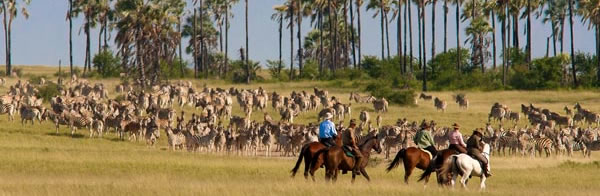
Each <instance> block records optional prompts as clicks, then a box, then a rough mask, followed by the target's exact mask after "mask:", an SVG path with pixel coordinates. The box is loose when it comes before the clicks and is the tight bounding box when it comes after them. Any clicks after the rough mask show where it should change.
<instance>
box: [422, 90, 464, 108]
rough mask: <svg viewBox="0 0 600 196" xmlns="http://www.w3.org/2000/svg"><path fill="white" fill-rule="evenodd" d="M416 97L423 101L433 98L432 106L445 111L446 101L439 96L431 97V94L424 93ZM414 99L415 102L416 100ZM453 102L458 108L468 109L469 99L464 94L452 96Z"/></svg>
mask: <svg viewBox="0 0 600 196" xmlns="http://www.w3.org/2000/svg"><path fill="white" fill-rule="evenodd" d="M418 99H423V100H425V101H430V100H432V99H433V107H435V109H437V110H441V111H442V112H446V108H447V107H448V103H447V102H446V101H444V100H442V99H440V98H439V97H433V96H432V95H426V94H425V93H421V94H419V97H418ZM418 99H415V103H417V100H418ZM454 102H456V103H457V104H458V108H459V109H465V110H466V109H469V99H467V97H466V96H465V95H464V94H458V95H455V96H454Z"/></svg>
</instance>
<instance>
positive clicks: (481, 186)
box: [479, 175, 487, 190]
mask: <svg viewBox="0 0 600 196" xmlns="http://www.w3.org/2000/svg"><path fill="white" fill-rule="evenodd" d="M486 179H487V178H486V177H485V175H481V183H480V184H479V189H481V190H484V189H485V180H486Z"/></svg>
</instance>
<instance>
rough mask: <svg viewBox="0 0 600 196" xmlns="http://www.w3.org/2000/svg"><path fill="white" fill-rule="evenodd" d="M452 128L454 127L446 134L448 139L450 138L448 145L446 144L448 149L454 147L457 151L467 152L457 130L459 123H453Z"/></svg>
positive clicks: (465, 145)
mask: <svg viewBox="0 0 600 196" xmlns="http://www.w3.org/2000/svg"><path fill="white" fill-rule="evenodd" d="M452 128H454V130H453V131H451V132H450V135H449V136H448V137H449V138H448V140H450V146H448V149H454V150H456V151H457V152H458V153H467V149H466V147H467V144H465V142H464V140H463V136H462V134H461V133H460V131H459V129H460V125H458V124H456V123H454V124H453V125H452Z"/></svg>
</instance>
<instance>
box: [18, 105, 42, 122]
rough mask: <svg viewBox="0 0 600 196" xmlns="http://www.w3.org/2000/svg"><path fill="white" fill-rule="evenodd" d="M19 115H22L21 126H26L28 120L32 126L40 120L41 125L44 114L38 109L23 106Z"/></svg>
mask: <svg viewBox="0 0 600 196" xmlns="http://www.w3.org/2000/svg"><path fill="white" fill-rule="evenodd" d="M19 113H21V125H24V124H25V122H27V121H28V120H29V121H31V124H32V125H33V121H34V120H35V119H38V121H39V122H40V123H41V122H42V114H41V112H40V109H38V108H36V107H26V106H21V109H20V110H19Z"/></svg>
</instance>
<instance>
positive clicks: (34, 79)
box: [29, 75, 48, 84]
mask: <svg viewBox="0 0 600 196" xmlns="http://www.w3.org/2000/svg"><path fill="white" fill-rule="evenodd" d="M42 78H44V79H46V80H47V79H48V77H47V76H45V75H41V76H40V75H38V76H32V77H30V78H29V83H31V84H39V83H40V82H41V81H42Z"/></svg>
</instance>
